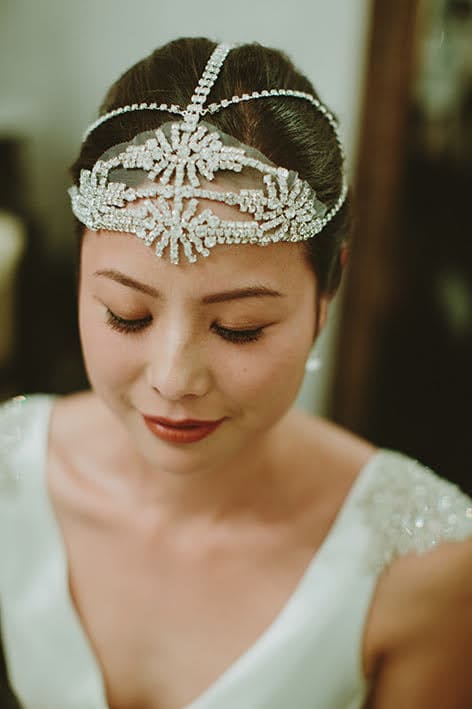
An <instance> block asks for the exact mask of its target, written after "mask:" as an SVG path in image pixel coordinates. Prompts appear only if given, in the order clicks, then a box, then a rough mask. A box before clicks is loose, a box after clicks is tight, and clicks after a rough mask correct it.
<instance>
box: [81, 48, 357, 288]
mask: <svg viewBox="0 0 472 709" xmlns="http://www.w3.org/2000/svg"><path fill="white" fill-rule="evenodd" d="M216 46H217V44H216V42H212V41H211V40H209V39H206V38H194V37H192V38H181V39H177V40H174V41H172V42H169V43H168V44H165V45H164V46H163V47H161V48H159V49H156V50H155V51H154V52H153V53H152V54H150V55H149V56H148V57H146V58H145V59H142V60H141V61H139V62H138V63H137V64H135V65H134V66H132V67H131V68H130V69H128V71H126V72H125V73H124V74H123V75H122V76H121V77H120V78H119V79H118V80H117V81H116V82H115V83H114V84H113V85H112V86H111V88H110V89H109V91H108V93H107V95H106V97H105V100H104V102H103V104H102V106H101V107H100V115H103V114H105V113H107V112H109V111H111V110H113V109H115V108H118V107H120V106H125V105H127V104H133V103H138V104H139V103H141V102H147V103H151V102H157V103H158V104H160V103H166V104H168V105H171V104H178V105H180V106H182V107H185V106H187V105H188V103H189V102H190V99H191V97H192V94H193V91H194V89H195V87H196V85H197V83H198V81H199V79H200V77H201V75H202V73H203V71H204V68H205V65H206V63H207V61H208V59H209V57H210V55H211V53H212V52H213V50H214V49H215V47H216ZM264 89H296V90H299V91H305V92H307V93H311V94H312V95H313V96H315V97H317V94H316V92H315V90H314V88H313V86H312V84H311V83H310V81H308V79H307V78H306V77H305V76H303V74H301V73H300V72H299V71H297V69H296V68H295V67H294V65H293V63H292V62H291V61H290V59H289V58H288V57H287V56H286V55H285V54H284V53H283V52H280V51H279V50H276V49H270V48H268V47H263V46H261V45H260V44H257V43H251V44H244V45H240V46H237V47H235V48H234V49H232V50H231V52H230V53H229V54H228V56H227V58H226V60H225V62H224V64H223V67H222V69H221V72H220V74H219V76H218V79H217V81H216V83H215V85H214V86H213V88H212V89H211V93H210V95H209V97H208V99H207V103H213V102H218V101H221V100H222V99H225V98H231V97H232V96H234V95H242V94H243V93H251V92H252V91H263V90H264ZM169 120H179V118H178V117H176V116H175V115H174V114H168V113H166V112H161V111H135V112H129V113H124V114H121V115H118V116H115V117H113V118H110V119H109V120H107V121H105V122H104V123H103V124H101V125H99V126H98V127H97V128H96V129H95V130H94V131H92V133H91V134H90V135H89V136H88V138H87V139H86V141H85V142H84V144H83V145H82V147H81V151H80V155H79V157H78V159H77V160H76V161H75V163H74V164H73V166H72V168H71V173H72V177H73V180H74V182H75V184H77V185H78V182H79V175H80V171H81V170H82V169H83V168H86V169H89V170H91V169H92V167H93V165H94V164H95V162H96V161H97V159H98V158H99V157H100V156H101V155H102V154H103V153H104V152H105V151H106V150H107V149H108V148H110V147H112V146H114V145H117V144H119V143H124V142H127V141H129V140H131V139H132V138H133V137H134V136H135V135H137V134H138V133H141V132H143V131H147V130H155V129H156V128H158V127H159V126H160V125H161V124H163V123H165V122H168V121H169ZM204 120H205V121H206V122H208V123H211V124H213V125H215V126H216V127H217V128H218V129H220V130H221V131H223V132H224V133H227V134H229V135H231V136H233V137H234V138H236V139H237V140H239V141H240V142H242V143H245V144H246V145H249V146H251V147H253V148H256V149H257V150H259V151H260V152H261V153H263V154H264V155H265V156H266V157H267V158H269V160H271V161H272V162H273V163H275V164H276V165H278V166H281V167H285V168H287V169H289V170H295V171H296V172H297V173H298V174H299V175H300V177H301V178H302V179H304V180H306V181H307V182H308V183H309V184H310V185H311V187H312V188H313V189H314V190H315V192H316V194H317V196H318V198H319V199H320V200H321V201H322V202H323V203H324V204H325V205H326V206H327V208H328V210H329V209H331V207H332V206H333V205H334V204H335V203H336V200H337V199H338V197H339V195H340V193H341V190H342V181H343V173H342V170H343V159H342V155H341V153H340V150H339V146H338V144H337V142H336V137H335V134H334V132H333V129H332V127H331V126H330V124H329V122H328V121H327V120H326V118H325V117H324V116H323V115H322V113H321V112H320V111H318V110H317V109H316V108H314V107H313V106H312V105H311V104H310V103H308V102H307V101H304V100H301V99H298V98H293V97H285V96H276V97H274V98H264V99H263V100H254V101H246V102H240V103H238V104H232V105H230V106H228V107H227V108H224V109H223V110H221V111H219V112H218V113H215V114H207V115H205V119H204ZM349 213H350V206H349V196H348V198H347V199H346V201H345V203H344V205H343V206H342V208H341V209H340V210H339V212H338V213H337V214H336V216H335V217H334V218H333V219H332V220H331V221H330V222H329V223H328V224H327V225H326V226H325V227H324V229H323V230H322V231H321V232H320V233H319V234H317V235H316V236H315V237H313V238H310V239H307V240H306V241H303V242H297V246H300V247H301V248H302V249H303V250H304V255H305V257H306V259H307V261H308V263H309V265H310V267H311V268H312V270H313V271H314V273H315V276H316V280H317V286H318V288H317V290H318V295H328V296H331V295H333V294H334V293H335V292H336V289H337V287H338V285H339V282H340V277H341V271H342V267H341V258H340V255H341V247H342V246H343V244H345V243H347V241H348V238H349V231H350V218H349ZM77 225H78V229H79V235H81V234H82V233H83V231H84V226H83V225H82V224H80V223H79V222H77Z"/></svg>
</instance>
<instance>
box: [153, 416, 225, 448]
mask: <svg viewBox="0 0 472 709" xmlns="http://www.w3.org/2000/svg"><path fill="white" fill-rule="evenodd" d="M143 419H144V423H145V424H146V426H147V428H148V429H149V431H151V433H153V434H154V435H155V436H157V437H158V438H160V439H161V440H163V441H167V442H169V443H195V442H197V441H200V440H201V439H202V438H206V436H209V435H210V434H211V433H213V431H214V430H215V429H216V428H218V426H219V425H220V424H221V423H222V422H223V421H224V419H220V420H219V421H205V422H202V421H201V420H200V421H196V420H195V419H181V420H180V421H177V422H176V421H172V424H171V425H170V424H169V423H167V422H168V421H170V419H163V418H160V417H159V418H158V417H155V416H143ZM164 422H166V423H164ZM176 424H178V425H176Z"/></svg>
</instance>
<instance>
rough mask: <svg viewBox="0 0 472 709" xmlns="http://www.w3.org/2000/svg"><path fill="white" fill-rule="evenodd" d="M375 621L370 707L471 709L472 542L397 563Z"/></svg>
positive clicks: (383, 587) (381, 591)
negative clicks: (447, 708) (469, 708)
mask: <svg viewBox="0 0 472 709" xmlns="http://www.w3.org/2000/svg"><path fill="white" fill-rule="evenodd" d="M370 621H371V622H370V624H369V625H370V628H371V629H373V630H372V638H371V639H372V641H373V645H375V653H373V654H372V662H371V666H370V667H369V668H368V673H369V674H371V676H372V678H373V692H372V697H371V704H370V705H369V706H372V707H373V708H375V709H390V707H392V708H393V707H398V706H406V705H408V706H409V707H412V709H423V708H424V709H426V707H431V706H441V707H443V706H444V707H451V708H456V707H457V709H467V707H470V706H472V673H471V672H470V657H471V654H472V539H468V540H466V541H460V542H447V543H446V542H444V543H442V544H440V545H439V546H438V547H437V548H436V549H434V550H433V551H430V552H427V553H424V554H421V555H415V554H410V555H408V556H405V557H402V558H400V559H398V560H397V561H395V562H394V563H393V564H392V565H391V566H390V567H389V568H388V570H386V571H385V572H384V574H382V576H381V577H380V579H379V583H378V586H377V589H376V594H375V597H374V602H373V604H372V610H371V619H370ZM374 636H375V641H374Z"/></svg>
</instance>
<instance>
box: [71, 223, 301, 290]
mask: <svg viewBox="0 0 472 709" xmlns="http://www.w3.org/2000/svg"><path fill="white" fill-rule="evenodd" d="M81 270H82V276H83V277H87V276H90V275H92V274H93V273H94V272H95V271H97V270H117V271H120V272H122V273H125V274H127V275H129V276H131V277H132V278H135V279H139V280H142V281H144V282H146V283H149V284H150V285H155V284H159V287H160V288H162V289H166V291H168V292H172V291H173V292H179V293H184V294H186V297H188V298H189V299H197V296H198V294H203V293H205V294H206V293H208V292H209V291H210V290H215V291H216V290H228V289H229V288H231V287H234V288H237V287H244V286H247V285H250V284H254V283H255V282H257V283H259V284H264V285H267V286H269V287H271V286H272V287H274V288H277V289H278V290H283V292H284V293H286V294H288V295H296V294H297V293H301V292H304V293H306V290H307V288H308V289H310V290H311V289H312V288H313V287H314V282H315V276H314V273H313V272H312V270H311V268H310V266H309V265H308V264H307V263H306V259H305V257H304V255H303V251H302V243H277V244H269V245H268V246H258V245H257V244H237V245H236V244H233V245H228V244H217V245H216V246H214V247H213V248H212V249H211V252H210V255H209V256H208V257H203V256H201V255H198V258H197V261H196V262H194V263H190V262H189V261H187V259H186V258H182V259H181V262H180V263H179V264H172V263H170V261H169V260H168V258H167V256H165V257H163V258H160V257H159V256H156V254H155V253H154V251H153V248H152V246H151V247H149V246H146V245H145V244H144V243H143V242H142V241H141V240H140V239H139V238H138V237H136V236H134V235H131V234H123V233H120V232H107V231H100V232H92V231H89V230H86V231H85V235H84V240H83V244H82V269H81Z"/></svg>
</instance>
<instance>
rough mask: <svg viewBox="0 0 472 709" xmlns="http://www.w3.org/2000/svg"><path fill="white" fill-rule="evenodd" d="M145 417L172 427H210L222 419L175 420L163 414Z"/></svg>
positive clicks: (152, 421)
mask: <svg viewBox="0 0 472 709" xmlns="http://www.w3.org/2000/svg"><path fill="white" fill-rule="evenodd" d="M144 418H145V419H146V420H147V421H150V422H151V423H159V424H161V425H162V426H168V427H170V428H184V429H185V428H200V427H202V426H205V427H208V426H216V424H218V423H220V422H221V421H222V419H218V420H217V421H203V420H202V419H180V420H173V419H167V418H163V417H161V416H144Z"/></svg>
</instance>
